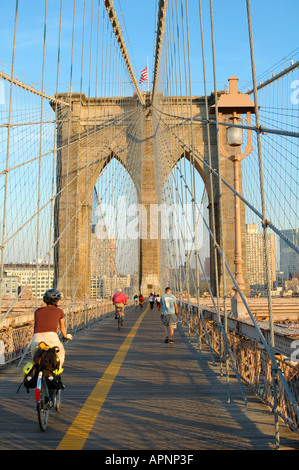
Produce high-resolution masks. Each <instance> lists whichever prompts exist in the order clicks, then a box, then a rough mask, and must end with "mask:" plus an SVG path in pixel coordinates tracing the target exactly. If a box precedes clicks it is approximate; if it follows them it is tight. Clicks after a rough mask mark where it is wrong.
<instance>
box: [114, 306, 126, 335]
mask: <svg viewBox="0 0 299 470" xmlns="http://www.w3.org/2000/svg"><path fill="white" fill-rule="evenodd" d="M115 318H116V320H117V328H118V331H120V330H121V328H122V326H123V323H124V318H123V316H122V314H121V308H120V307H116V314H115Z"/></svg>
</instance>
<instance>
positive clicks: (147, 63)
mask: <svg viewBox="0 0 299 470" xmlns="http://www.w3.org/2000/svg"><path fill="white" fill-rule="evenodd" d="M146 68H147V91H149V73H148V55H147V56H146Z"/></svg>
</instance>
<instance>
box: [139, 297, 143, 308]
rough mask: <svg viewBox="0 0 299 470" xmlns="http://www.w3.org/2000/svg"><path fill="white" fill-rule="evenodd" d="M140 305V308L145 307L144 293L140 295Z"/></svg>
mask: <svg viewBox="0 0 299 470" xmlns="http://www.w3.org/2000/svg"><path fill="white" fill-rule="evenodd" d="M139 305H140V308H143V295H142V294H140V295H139Z"/></svg>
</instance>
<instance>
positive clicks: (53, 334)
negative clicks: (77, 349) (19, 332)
mask: <svg viewBox="0 0 299 470" xmlns="http://www.w3.org/2000/svg"><path fill="white" fill-rule="evenodd" d="M60 299H61V294H60V292H59V291H58V290H57V289H49V290H47V291H46V292H45V294H44V296H43V301H44V302H45V304H46V306H45V307H40V308H38V309H37V310H36V311H35V313H34V331H33V337H32V341H31V356H32V359H33V357H34V354H35V352H36V350H37V349H38V345H39V343H41V342H44V343H46V344H47V345H48V346H50V347H51V348H53V347H55V346H57V347H58V348H59V351H58V353H57V355H58V357H59V360H60V367H62V366H63V363H64V360H65V350H64V347H63V345H62V343H61V341H60V340H59V338H58V334H57V329H58V325H59V328H60V331H61V333H62V336H63V338H64V339H69V340H72V339H73V337H72V335H70V334H67V333H66V327H65V322H64V312H63V310H61V308H59V307H58V302H59V301H60Z"/></svg>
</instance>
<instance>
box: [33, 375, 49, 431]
mask: <svg viewBox="0 0 299 470" xmlns="http://www.w3.org/2000/svg"><path fill="white" fill-rule="evenodd" d="M35 396H36V410H37V416H38V423H39V426H40V428H41V430H42V431H45V430H46V429H47V427H48V417H49V409H50V404H49V402H50V397H49V390H48V387H47V384H46V379H45V376H44V374H43V373H42V371H40V372H39V374H38V379H37V385H36V389H35Z"/></svg>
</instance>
